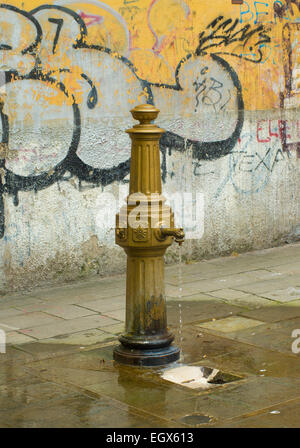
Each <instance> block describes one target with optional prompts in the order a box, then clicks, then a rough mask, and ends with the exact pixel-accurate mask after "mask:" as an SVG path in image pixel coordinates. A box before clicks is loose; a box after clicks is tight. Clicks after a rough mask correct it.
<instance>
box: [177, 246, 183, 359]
mask: <svg viewBox="0 0 300 448" xmlns="http://www.w3.org/2000/svg"><path fill="white" fill-rule="evenodd" d="M178 302H179V303H178V308H179V330H178V333H179V348H180V361H181V362H182V361H183V360H184V354H183V348H182V343H183V333H182V332H183V323H182V304H181V302H182V247H181V245H180V244H178Z"/></svg>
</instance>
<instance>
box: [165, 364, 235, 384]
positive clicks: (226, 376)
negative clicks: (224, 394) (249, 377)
mask: <svg viewBox="0 0 300 448" xmlns="http://www.w3.org/2000/svg"><path fill="white" fill-rule="evenodd" d="M161 377H162V378H163V379H164V380H167V381H171V382H172V383H176V384H180V385H181V386H184V387H188V388H189V389H209V388H211V387H215V386H217V385H219V384H226V383H231V382H232V381H237V380H241V379H242V378H241V377H239V376H236V375H232V374H231V373H226V372H221V370H218V369H213V368H211V367H204V366H187V365H182V366H178V367H173V368H171V369H165V370H164V371H163V374H162V375H161Z"/></svg>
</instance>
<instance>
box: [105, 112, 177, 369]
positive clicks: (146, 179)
mask: <svg viewBox="0 0 300 448" xmlns="http://www.w3.org/2000/svg"><path fill="white" fill-rule="evenodd" d="M131 113H132V116H133V118H134V119H136V120H138V121H139V122H140V123H139V124H137V125H135V126H133V128H131V129H129V130H127V131H126V132H128V134H129V135H130V137H131V140H132V146H131V165H130V188H129V196H128V197H127V199H126V205H124V206H123V207H122V208H121V210H120V213H119V214H117V216H116V244H118V245H119V246H121V247H123V249H124V250H125V252H126V254H127V279H126V323H125V331H126V332H125V334H123V335H122V336H120V337H119V340H120V342H121V345H119V346H118V347H117V348H115V350H114V359H115V361H118V362H119V363H123V364H132V365H141V366H156V365H164V364H169V363H171V362H174V361H177V360H178V359H179V357H180V350H179V348H178V347H176V346H174V345H171V344H172V341H173V340H174V336H173V335H172V334H171V333H170V332H169V330H168V328H167V313H166V300H165V285H164V254H165V252H166V249H167V248H168V247H169V246H170V245H171V244H172V242H173V241H174V240H175V241H176V242H177V243H179V244H181V243H182V242H183V241H184V232H183V229H179V228H178V229H176V228H174V214H173V213H172V210H171V209H170V207H169V206H167V205H166V204H165V202H166V199H165V198H164V197H163V196H162V186H161V171H160V151H159V140H160V137H161V135H162V134H163V133H164V132H165V131H164V130H163V129H160V128H159V127H157V126H156V125H154V124H152V121H153V120H154V119H155V118H156V117H157V115H158V113H159V110H158V109H156V108H155V107H154V106H152V105H149V104H144V105H140V106H137V107H135V108H134V109H133V110H131Z"/></svg>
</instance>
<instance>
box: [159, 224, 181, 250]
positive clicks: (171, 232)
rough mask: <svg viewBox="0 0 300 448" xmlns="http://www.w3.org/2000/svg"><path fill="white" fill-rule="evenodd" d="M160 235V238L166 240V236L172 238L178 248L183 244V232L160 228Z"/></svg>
mask: <svg viewBox="0 0 300 448" xmlns="http://www.w3.org/2000/svg"><path fill="white" fill-rule="evenodd" d="M160 234H161V236H162V237H163V238H164V237H165V238H166V237H167V236H173V237H174V239H175V243H178V244H179V245H180V246H181V244H182V243H183V242H184V237H185V234H184V230H183V229H181V228H179V229H164V228H161V229H160Z"/></svg>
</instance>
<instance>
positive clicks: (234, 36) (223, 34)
mask: <svg viewBox="0 0 300 448" xmlns="http://www.w3.org/2000/svg"><path fill="white" fill-rule="evenodd" d="M269 30H270V28H266V27H265V26H264V25H258V26H256V27H254V28H252V29H251V26H250V25H249V24H247V25H245V26H243V27H242V28H239V20H238V19H235V20H234V21H233V20H232V19H225V18H224V16H218V17H217V18H216V19H214V20H213V21H212V22H211V23H210V24H209V25H208V26H207V28H206V30H205V31H202V32H201V33H200V34H199V45H198V47H197V50H196V54H198V55H204V54H207V52H208V50H211V49H212V48H219V47H221V46H224V47H230V45H231V44H233V43H235V42H238V43H239V44H240V47H241V51H240V52H239V53H237V52H236V49H235V50H232V51H225V49H223V50H220V51H218V52H215V54H230V55H231V56H236V57H239V58H243V59H246V60H248V61H250V62H256V63H258V62H261V61H262V59H263V47H262V45H263V44H265V43H269V42H271V39H270V36H269V35H268V34H267V32H268V31H269ZM247 48H248V49H249V51H248V50H247ZM245 50H246V51H245ZM245 53H247V54H248V53H249V55H254V57H252V58H251V57H248V56H249V55H248V56H247V55H246V54H245Z"/></svg>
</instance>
